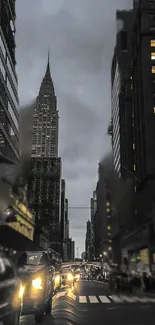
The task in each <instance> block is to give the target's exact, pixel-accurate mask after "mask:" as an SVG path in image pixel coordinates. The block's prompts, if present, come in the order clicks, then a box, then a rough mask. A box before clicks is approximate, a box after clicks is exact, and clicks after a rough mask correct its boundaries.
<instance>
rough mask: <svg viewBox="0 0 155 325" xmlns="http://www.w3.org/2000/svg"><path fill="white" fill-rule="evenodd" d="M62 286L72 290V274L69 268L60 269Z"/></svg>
mask: <svg viewBox="0 0 155 325" xmlns="http://www.w3.org/2000/svg"><path fill="white" fill-rule="evenodd" d="M61 279H62V280H61V281H62V285H64V286H65V285H67V286H68V287H70V288H72V287H73V285H74V272H73V270H72V269H71V268H67V267H62V269H61Z"/></svg>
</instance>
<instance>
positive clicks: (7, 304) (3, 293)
mask: <svg viewBox="0 0 155 325" xmlns="http://www.w3.org/2000/svg"><path fill="white" fill-rule="evenodd" d="M22 295H23V292H22V286H21V282H20V281H19V278H18V274H17V272H16V268H15V266H14V264H13V263H12V261H11V260H10V259H9V258H8V257H7V256H6V255H5V254H4V253H0V322H3V324H4V325H18V324H19V319H20V314H21V309H22Z"/></svg>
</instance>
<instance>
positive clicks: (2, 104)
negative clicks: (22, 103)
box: [0, 0, 20, 163]
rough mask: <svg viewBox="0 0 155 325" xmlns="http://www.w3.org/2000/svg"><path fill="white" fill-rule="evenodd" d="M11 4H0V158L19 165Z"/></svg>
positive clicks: (12, 4)
mask: <svg viewBox="0 0 155 325" xmlns="http://www.w3.org/2000/svg"><path fill="white" fill-rule="evenodd" d="M15 18H16V11H15V1H13V0H12V1H11V0H7V1H5V0H2V1H1V2H0V157H3V156H4V157H6V158H7V159H9V160H11V161H12V162H13V163H18V162H19V156H20V153H19V114H18V106H19V100H18V79H17V74H16V58H15V48H16V44H15Z"/></svg>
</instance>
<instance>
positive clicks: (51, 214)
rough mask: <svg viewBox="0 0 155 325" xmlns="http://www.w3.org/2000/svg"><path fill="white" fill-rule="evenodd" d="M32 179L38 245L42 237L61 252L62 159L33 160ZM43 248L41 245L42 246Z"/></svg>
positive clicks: (31, 187) (32, 202) (32, 206)
mask: <svg viewBox="0 0 155 325" xmlns="http://www.w3.org/2000/svg"><path fill="white" fill-rule="evenodd" d="M31 170H32V179H31V182H30V184H29V193H30V191H31V200H30V207H31V209H32V211H33V214H34V216H35V223H36V230H35V238H34V239H35V241H36V243H37V244H38V241H39V243H40V240H41V239H42V236H44V237H46V238H47V241H46V242H47V244H48V246H49V245H50V247H51V248H53V249H54V250H55V251H57V252H60V250H61V245H60V179H61V159H60V158H40V159H39V158H32V161H31ZM40 246H41V244H40Z"/></svg>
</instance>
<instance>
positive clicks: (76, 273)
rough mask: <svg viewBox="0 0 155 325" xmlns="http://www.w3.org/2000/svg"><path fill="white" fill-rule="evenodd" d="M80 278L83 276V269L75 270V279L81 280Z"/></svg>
mask: <svg viewBox="0 0 155 325" xmlns="http://www.w3.org/2000/svg"><path fill="white" fill-rule="evenodd" d="M80 278H81V271H80V270H79V269H77V270H75V271H74V281H75V282H77V281H80Z"/></svg>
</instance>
